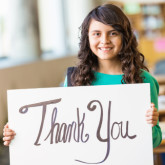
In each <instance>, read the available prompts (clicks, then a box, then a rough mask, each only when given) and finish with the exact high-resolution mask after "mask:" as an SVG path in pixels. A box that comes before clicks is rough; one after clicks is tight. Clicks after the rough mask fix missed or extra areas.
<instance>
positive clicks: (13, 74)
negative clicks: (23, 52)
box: [0, 56, 76, 136]
mask: <svg viewBox="0 0 165 165" xmlns="http://www.w3.org/2000/svg"><path fill="white" fill-rule="evenodd" d="M75 63H76V57H74V56H72V57H66V58H61V59H56V60H50V61H38V62H35V63H32V64H26V65H23V66H17V67H12V68H7V69H1V70H0V136H2V129H3V126H4V124H5V123H6V121H7V90H8V89H25V88H44V87H57V86H59V84H60V83H62V82H63V80H64V77H65V73H66V69H67V67H68V66H73V65H75Z"/></svg>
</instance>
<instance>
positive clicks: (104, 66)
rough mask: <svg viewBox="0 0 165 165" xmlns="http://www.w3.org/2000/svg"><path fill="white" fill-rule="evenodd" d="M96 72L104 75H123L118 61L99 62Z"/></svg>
mask: <svg viewBox="0 0 165 165" xmlns="http://www.w3.org/2000/svg"><path fill="white" fill-rule="evenodd" d="M97 71H98V72H101V73H105V74H123V72H122V69H121V62H120V61H110V60H101V61H99V68H98V70H97Z"/></svg>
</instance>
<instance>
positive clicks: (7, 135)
mask: <svg viewBox="0 0 165 165" xmlns="http://www.w3.org/2000/svg"><path fill="white" fill-rule="evenodd" d="M15 135H16V133H15V132H14V131H13V130H12V129H10V128H9V124H8V123H7V124H6V125H5V126H4V129H3V136H4V137H3V141H4V143H3V144H4V145H5V146H9V144H10V143H11V140H13V139H14V136H15Z"/></svg>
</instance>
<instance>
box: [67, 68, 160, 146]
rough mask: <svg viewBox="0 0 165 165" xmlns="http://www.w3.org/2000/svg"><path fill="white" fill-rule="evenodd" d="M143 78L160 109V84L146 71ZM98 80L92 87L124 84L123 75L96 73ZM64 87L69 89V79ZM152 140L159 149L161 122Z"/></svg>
mask: <svg viewBox="0 0 165 165" xmlns="http://www.w3.org/2000/svg"><path fill="white" fill-rule="evenodd" d="M142 71H143V72H142V74H141V76H142V77H144V80H143V83H150V91H151V102H152V103H154V104H155V107H156V108H157V109H158V94H159V84H158V82H157V81H156V79H155V78H154V77H152V76H151V74H150V73H148V72H147V71H145V70H142ZM94 74H95V77H96V80H95V81H93V82H92V85H117V84H122V83H121V80H122V74H120V75H109V74H104V73H99V72H94ZM64 87H67V77H66V78H65V82H64ZM152 138H153V147H154V148H155V147H157V146H158V145H159V144H160V143H161V141H162V132H161V129H160V127H159V122H158V123H157V125H156V126H154V127H152Z"/></svg>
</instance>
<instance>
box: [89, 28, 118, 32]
mask: <svg viewBox="0 0 165 165" xmlns="http://www.w3.org/2000/svg"><path fill="white" fill-rule="evenodd" d="M113 31H117V30H115V29H114V30H110V31H108V32H113ZM91 32H101V31H100V30H92V31H91Z"/></svg>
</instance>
